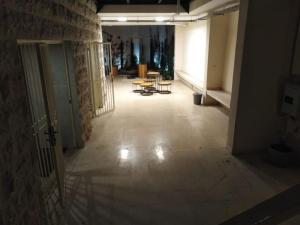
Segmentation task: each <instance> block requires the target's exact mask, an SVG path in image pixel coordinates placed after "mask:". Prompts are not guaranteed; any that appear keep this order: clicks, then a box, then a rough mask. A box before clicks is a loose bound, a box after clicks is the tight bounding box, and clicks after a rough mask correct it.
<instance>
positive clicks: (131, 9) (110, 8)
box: [99, 4, 186, 16]
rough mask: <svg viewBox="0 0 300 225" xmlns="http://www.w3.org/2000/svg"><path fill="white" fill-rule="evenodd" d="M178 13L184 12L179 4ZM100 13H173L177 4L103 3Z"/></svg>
mask: <svg viewBox="0 0 300 225" xmlns="http://www.w3.org/2000/svg"><path fill="white" fill-rule="evenodd" d="M179 11H180V13H186V10H185V9H184V8H183V7H182V6H181V7H180V9H179ZM99 13H100V15H105V14H110V15H111V14H114V13H115V14H119V16H122V14H130V13H134V14H137V13H140V14H145V13H156V14H162V13H167V14H168V13H169V14H172V13H173V14H175V13H177V6H176V5H165V4H153V5H134V4H127V5H104V6H103V7H102V9H101V11H100V12H99Z"/></svg>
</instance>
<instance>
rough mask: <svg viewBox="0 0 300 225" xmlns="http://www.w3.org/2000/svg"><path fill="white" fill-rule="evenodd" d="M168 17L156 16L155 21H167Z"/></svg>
mask: <svg viewBox="0 0 300 225" xmlns="http://www.w3.org/2000/svg"><path fill="white" fill-rule="evenodd" d="M165 20H166V19H165V18H164V17H156V18H155V21H156V22H163V21H165Z"/></svg>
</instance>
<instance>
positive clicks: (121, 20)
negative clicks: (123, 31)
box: [118, 17, 127, 22]
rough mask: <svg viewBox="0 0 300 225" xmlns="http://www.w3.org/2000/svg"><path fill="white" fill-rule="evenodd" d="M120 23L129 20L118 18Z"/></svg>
mask: <svg viewBox="0 0 300 225" xmlns="http://www.w3.org/2000/svg"><path fill="white" fill-rule="evenodd" d="M118 21H119V22H126V21H127V18H126V17H119V18H118Z"/></svg>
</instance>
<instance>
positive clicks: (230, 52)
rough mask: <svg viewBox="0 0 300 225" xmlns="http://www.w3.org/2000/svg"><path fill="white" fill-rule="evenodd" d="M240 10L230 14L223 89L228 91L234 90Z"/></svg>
mask: <svg viewBox="0 0 300 225" xmlns="http://www.w3.org/2000/svg"><path fill="white" fill-rule="evenodd" d="M238 21H239V11H236V12H231V13H229V14H228V34H227V35H228V36H227V44H226V50H225V59H224V68H223V69H224V72H223V77H222V89H223V90H224V91H226V92H228V93H231V91H232V80H233V69H234V60H235V51H236V42H237V32H238Z"/></svg>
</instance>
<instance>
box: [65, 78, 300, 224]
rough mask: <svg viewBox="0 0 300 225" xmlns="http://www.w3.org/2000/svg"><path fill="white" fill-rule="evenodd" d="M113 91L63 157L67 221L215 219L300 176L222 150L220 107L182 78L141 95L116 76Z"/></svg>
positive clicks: (224, 119) (232, 213)
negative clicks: (198, 100)
mask: <svg viewBox="0 0 300 225" xmlns="http://www.w3.org/2000/svg"><path fill="white" fill-rule="evenodd" d="M115 93H116V109H115V111H114V112H111V113H108V114H106V115H104V116H102V117H99V118H96V119H94V120H93V133H92V136H91V138H90V141H89V142H88V143H87V144H86V146H85V148H84V149H82V150H80V151H78V150H74V152H73V153H72V152H69V153H68V154H67V156H66V164H67V165H66V199H67V202H66V211H67V216H66V220H67V224H69V225H71V224H72V225H77V224H78V225H79V224H87V225H100V224H105V225H107V224H115V225H127V224H128V225H129V224H130V225H144V224H148V225H156V224H157V225H170V224H172V225H177V224H178V225H179V224H180V225H183V224H184V225H189V224H193V225H195V224H203V225H216V224H219V223H221V222H223V221H225V220H226V219H229V218H231V217H233V216H235V215H237V214H238V213H240V212H242V211H244V210H246V209H248V208H250V207H253V206H255V205H256V204H258V203H260V202H262V201H263V200H265V199H267V198H270V197H272V196H273V195H274V194H276V193H278V192H280V191H283V190H285V189H287V188H288V187H290V186H292V185H294V184H297V181H299V178H300V175H299V170H293V169H279V168H275V167H272V166H271V165H269V164H268V163H267V162H265V161H264V157H263V156H259V157H257V156H256V157H255V158H249V157H247V158H235V157H234V156H232V155H231V154H230V153H229V152H227V150H226V149H225V146H226V137H227V123H228V116H227V115H226V112H225V111H224V110H223V109H222V108H221V107H213V106H209V107H208V106H196V105H194V104H193V101H192V100H193V99H192V93H193V92H192V90H191V89H190V88H188V87H186V86H185V85H184V84H183V83H181V82H180V81H175V82H174V83H173V89H172V94H170V95H161V94H154V95H153V96H141V95H140V94H137V93H133V92H132V89H131V80H127V79H124V78H117V79H116V80H115ZM252 163H255V167H254V166H253V165H252Z"/></svg>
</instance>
